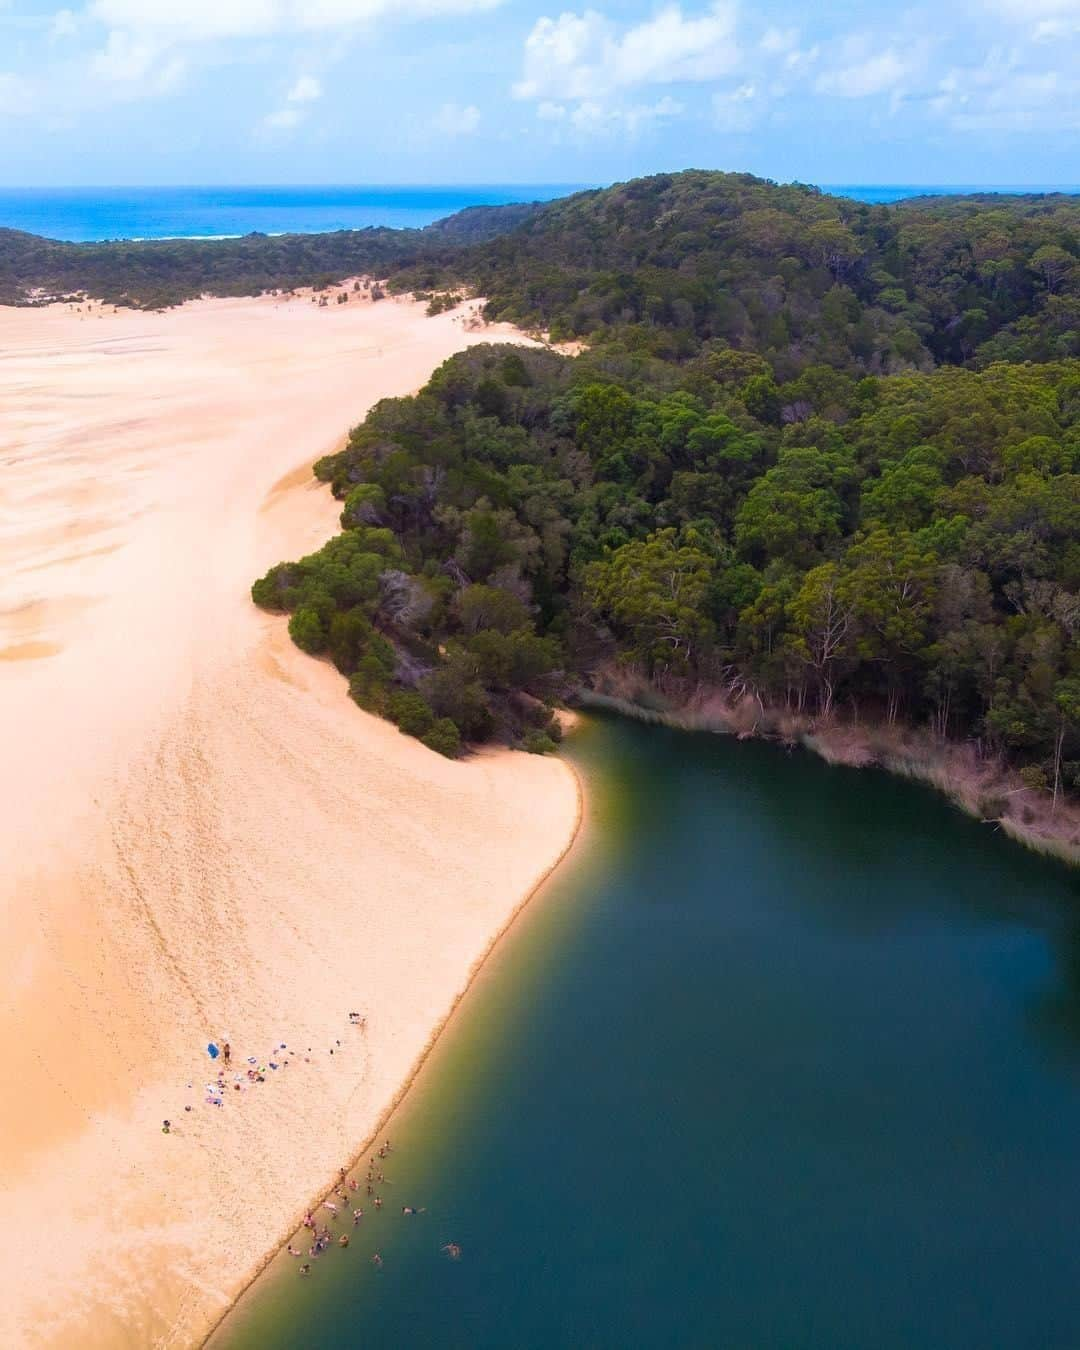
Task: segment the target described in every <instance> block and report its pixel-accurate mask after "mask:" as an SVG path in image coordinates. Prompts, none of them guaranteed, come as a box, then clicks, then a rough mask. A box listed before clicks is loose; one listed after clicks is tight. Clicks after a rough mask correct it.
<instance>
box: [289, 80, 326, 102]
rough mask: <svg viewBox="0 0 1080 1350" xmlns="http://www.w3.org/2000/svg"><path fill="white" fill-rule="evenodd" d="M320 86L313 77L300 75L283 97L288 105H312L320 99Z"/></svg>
mask: <svg viewBox="0 0 1080 1350" xmlns="http://www.w3.org/2000/svg"><path fill="white" fill-rule="evenodd" d="M322 92H323V91H322V85H321V84H320V83H319V81H318V80H317V79H316V78H315V76H314V75H301V76H300V78H299V79H298V80H297V81H296V83H295V84H294V85H293V87H292V88H291V89H290V90H289V92H288V93H287V94H286V95H285V97H286V99H287V100H288V101H289V102H290V103H314V101H315V100H316V99H319V98H322Z"/></svg>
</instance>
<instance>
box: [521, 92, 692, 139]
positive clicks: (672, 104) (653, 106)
mask: <svg viewBox="0 0 1080 1350" xmlns="http://www.w3.org/2000/svg"><path fill="white" fill-rule="evenodd" d="M685 111H686V108H685V106H684V105H683V104H682V103H680V102H679V100H678V99H674V98H672V97H671V96H670V95H668V94H665V95H664V96H663V97H662V98H658V99H656V101H655V102H653V103H631V104H625V105H615V106H611V105H609V104H606V103H601V102H599V101H598V100H596V99H582V100H581V101H580V102H579V103H577V104H576V105H574V106H567V105H565V104H562V103H552V102H543V103H541V104H539V106H538V107H537V109H536V115H537V117H538V118H540V120H541V121H544V122H550V123H552V124H553V125H554V126H555V128H557V130H556V132H555V138H556V140H560V139H561V138H562V131H561V130H559V129H565V130H566V131H567V132H568V133H570V135H571V137H572V139H574V140H578V141H585V140H595V139H597V138H600V137H606V136H614V135H616V134H625V135H629V136H636V135H638V134H639V133H641V132H643V131H647V130H648V129H650V128H652V127H656V126H659V125H662V124H663V123H664V122H668V121H670V120H671V119H672V118H674V117H681V116H682V114H683V113H684V112H685Z"/></svg>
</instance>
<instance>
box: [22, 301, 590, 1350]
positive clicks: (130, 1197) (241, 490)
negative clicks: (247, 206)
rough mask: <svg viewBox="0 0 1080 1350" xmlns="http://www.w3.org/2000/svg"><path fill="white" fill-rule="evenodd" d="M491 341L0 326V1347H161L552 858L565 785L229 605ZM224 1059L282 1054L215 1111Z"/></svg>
mask: <svg viewBox="0 0 1080 1350" xmlns="http://www.w3.org/2000/svg"><path fill="white" fill-rule="evenodd" d="M99 315H100V316H99ZM493 336H495V337H505V336H508V334H507V333H505V332H503V333H499V332H495V333H493V332H492V330H487V331H486V332H481V333H473V332H467V331H466V330H465V328H464V327H463V324H462V320H461V316H460V314H458V315H443V316H440V317H439V318H437V319H426V318H424V317H423V315H422V312H421V310H420V309H419V308H418V307H416V306H413V305H411V304H406V303H399V302H391V301H386V302H383V303H382V304H378V305H370V304H361V303H355V302H354V303H350V304H349V305H341V306H331V307H330V308H328V309H319V308H318V307H317V306H315V305H312V304H311V303H310V302H307V301H303V300H295V301H290V302H285V301H280V300H275V299H269V298H265V299H261V300H238V301H237V300H214V301H203V302H199V303H197V304H192V305H188V306H185V307H184V308H182V309H180V310H177V311H173V312H170V313H167V314H163V315H148V314H137V313H131V312H122V313H119V314H116V313H113V312H112V311H109V312H105V313H103V314H102V313H100V311H99V310H96V311H95V312H94V313H93V314H91V315H87V314H85V313H76V312H74V311H72V310H71V309H70V308H65V307H59V306H55V307H51V308H49V309H47V310H38V311H26V310H11V309H7V310H0V409H2V416H0V745H2V746H3V755H4V760H3V763H4V773H3V777H2V780H0V877H2V881H3V887H2V899H3V906H4V910H3V936H4V941H3V944H2V948H0V991H2V992H0V1046H2V1053H0V1102H2V1106H0V1176H2V1178H3V1183H2V1187H3V1188H2V1192H0V1225H2V1227H3V1231H4V1232H5V1233H6V1235H7V1243H6V1249H5V1259H4V1261H3V1263H2V1272H0V1345H3V1346H5V1347H7V1346H12V1347H14V1346H39V1345H49V1346H52V1345H56V1346H65V1347H72V1346H79V1347H81V1348H84V1350H95V1347H99V1346H120V1345H124V1346H138V1347H144V1346H186V1345H191V1344H193V1343H197V1342H198V1340H199V1339H200V1338H201V1336H202V1335H203V1334H204V1333H205V1332H206V1330H207V1329H208V1327H209V1326H210V1324H211V1323H212V1322H213V1321H214V1320H215V1319H216V1318H217V1317H218V1316H219V1315H220V1313H221V1311H222V1310H223V1309H224V1308H225V1307H226V1306H227V1304H228V1303H229V1301H231V1299H232V1298H233V1297H234V1296H235V1295H236V1293H237V1292H238V1290H239V1288H240V1287H241V1286H242V1285H243V1283H244V1281H245V1279H246V1278H247V1277H248V1276H249V1275H250V1273H251V1272H252V1271H253V1270H254V1269H255V1268H256V1266H257V1265H258V1264H259V1262H260V1260H261V1259H262V1258H263V1257H264V1256H265V1255H266V1254H267V1253H268V1252H269V1251H270V1250H271V1249H272V1248H273V1247H274V1246H275V1245H276V1244H277V1242H278V1241H279V1239H283V1238H284V1237H285V1235H286V1234H287V1233H288V1232H289V1231H290V1230H291V1228H292V1227H293V1225H294V1224H295V1222H296V1221H297V1219H298V1217H300V1215H302V1213H303V1209H304V1207H305V1205H306V1203H307V1201H308V1200H309V1199H311V1198H313V1197H314V1195H315V1194H316V1193H317V1192H318V1191H319V1190H320V1189H321V1188H323V1187H324V1186H325V1185H326V1184H327V1183H328V1182H329V1181H330V1180H331V1178H332V1177H333V1176H334V1175H335V1174H336V1170H337V1168H338V1167H339V1166H340V1165H341V1164H343V1163H345V1162H346V1161H347V1160H348V1158H349V1157H350V1156H351V1154H352V1153H353V1152H354V1150H355V1149H356V1148H358V1147H359V1146H360V1145H361V1144H362V1143H363V1142H364V1140H365V1138H366V1137H367V1136H368V1135H369V1134H370V1132H371V1130H372V1129H373V1128H374V1126H375V1124H376V1123H377V1121H378V1119H379V1117H380V1115H381V1113H382V1111H383V1109H384V1108H385V1107H386V1106H387V1105H388V1104H389V1102H390V1101H391V1099H392V1098H393V1096H394V1095H395V1093H396V1092H397V1091H398V1090H399V1088H400V1086H401V1085H402V1083H403V1082H404V1081H405V1080H406V1079H407V1077H408V1075H409V1072H410V1070H411V1069H412V1068H413V1066H414V1065H415V1063H416V1061H417V1059H418V1057H419V1056H421V1055H422V1053H423V1051H424V1049H425V1046H426V1045H427V1043H428V1041H429V1039H430V1037H431V1036H432V1034H433V1032H434V1030H435V1029H436V1028H437V1027H438V1025H439V1024H440V1023H441V1021H442V1019H443V1018H444V1017H445V1016H446V1015H447V1013H448V1012H449V1010H450V1008H451V1007H452V1005H453V1003H454V1001H455V998H456V996H457V995H458V994H459V993H460V991H461V990H462V989H463V988H464V986H465V985H466V983H467V980H468V977H469V975H470V972H471V971H472V969H473V968H474V967H475V965H476V963H477V962H478V960H479V959H481V958H482V956H483V954H484V953H485V951H486V950H487V948H488V946H489V945H490V943H491V942H492V941H493V939H494V937H495V936H496V935H497V934H498V932H499V931H500V930H501V929H502V927H503V926H504V925H505V924H506V922H507V921H508V920H509V918H510V917H511V915H512V913H513V911H514V910H515V908H516V907H517V906H518V905H519V904H520V902H521V901H522V898H523V897H524V896H525V895H526V894H527V893H528V892H529V890H530V889H531V888H532V887H533V886H534V884H535V883H536V882H537V880H538V879H539V878H540V877H541V875H542V874H544V872H545V871H546V870H547V869H548V868H549V867H550V866H552V865H553V863H554V862H555V860H556V859H557V858H558V857H559V856H560V854H561V852H562V851H563V850H564V848H565V847H566V846H567V844H568V843H569V840H570V838H571V837H572V834H573V832H574V828H575V824H576V818H577V792H576V785H575V782H574V779H573V775H572V774H571V772H570V771H569V770H568V768H567V767H566V766H565V765H564V764H561V763H559V762H558V761H553V760H551V761H549V760H543V759H539V758H535V757H531V756H524V755H513V754H510V753H508V752H501V753H493V754H488V755H484V756H482V757H480V758H478V759H477V760H475V761H473V762H471V763H467V764H453V763H450V762H448V761H446V760H443V759H441V758H439V757H438V756H436V755H433V754H431V753H430V752H428V751H427V750H425V749H424V748H423V747H421V746H420V745H419V744H418V743H417V742H416V741H413V740H410V739H407V738H405V737H403V736H401V735H400V734H399V733H398V732H397V731H396V730H395V729H394V728H393V727H390V726H388V725H386V724H384V723H382V722H379V721H377V720H376V719H373V718H370V717H368V716H366V715H364V714H363V713H361V712H360V711H359V710H357V709H356V708H355V707H353V705H352V704H351V703H350V702H349V701H348V699H347V698H346V694H345V685H344V681H343V680H342V679H341V678H340V677H339V676H338V675H337V674H336V672H334V671H333V670H332V669H330V668H329V667H328V666H326V665H323V664H322V663H319V662H315V661H312V660H310V659H309V658H306V657H304V656H303V655H302V654H301V653H299V652H298V651H297V650H296V649H295V648H293V647H292V645H291V643H290V642H289V640H288V637H287V634H286V632H285V627H284V623H283V621H282V620H281V619H276V618H272V617H268V616H266V615H262V614H260V613H258V612H257V611H256V610H255V609H254V608H253V607H252V605H251V602H250V599H249V595H248V588H249V585H250V583H251V581H252V579H253V578H254V577H255V576H257V575H258V574H259V573H261V572H262V571H263V570H265V568H266V567H267V566H268V565H269V564H271V563H273V562H275V561H278V560H280V559H282V558H285V557H294V556H298V555H299V554H300V553H302V552H306V551H309V550H310V549H311V548H312V547H315V546H317V545H318V544H319V543H321V542H322V540H323V539H324V538H326V537H327V536H328V535H329V534H330V533H331V532H333V530H334V528H335V526H336V514H337V510H338V506H337V504H336V503H334V502H333V501H332V499H331V497H330V494H329V492H328V490H327V489H325V488H322V487H319V486H318V485H316V484H315V483H314V482H313V480H311V479H310V477H309V475H308V473H307V472H306V466H308V465H310V463H311V461H312V460H313V459H314V458H315V457H317V456H318V455H319V454H321V453H324V452H326V451H327V450H328V449H331V448H333V447H334V445H335V444H336V443H337V442H338V441H339V440H340V437H341V435H342V434H343V432H344V431H345V429H346V428H347V427H348V425H349V424H350V423H352V422H355V421H357V420H359V419H360V417H361V416H362V415H363V413H364V411H365V410H366V408H367V407H368V406H370V404H371V403H372V402H373V401H374V400H375V399H377V398H379V397H382V396H384V395H388V394H402V393H407V392H410V391H412V390H414V389H416V388H417V387H418V386H419V385H421V384H422V383H423V382H424V380H425V379H426V378H427V376H428V374H429V373H430V372H431V370H432V369H433V368H434V367H435V366H436V365H437V364H438V363H439V362H440V361H441V360H443V359H444V358H445V357H446V356H447V355H449V354H450V353H451V352H453V351H455V350H457V349H459V348H461V347H463V346H464V345H466V344H467V343H469V342H472V341H478V340H490V339H491V338H492V337H493ZM354 1009H356V1010H360V1011H362V1012H363V1013H365V1014H366V1016H367V1018H368V1030H367V1032H366V1033H362V1032H359V1031H356V1030H355V1029H352V1028H350V1027H349V1026H348V1025H347V1020H346V1017H347V1013H348V1012H349V1011H351V1010H354ZM223 1035H228V1036H229V1037H230V1038H231V1044H232V1048H233V1055H234V1068H235V1067H242V1068H245V1069H246V1067H247V1065H246V1063H244V1061H245V1060H246V1057H247V1056H248V1055H249V1054H252V1055H255V1056H257V1057H258V1058H259V1060H260V1062H265V1060H266V1058H267V1054H268V1051H269V1050H270V1048H271V1047H272V1046H274V1045H276V1044H278V1043H279V1042H282V1041H284V1042H286V1043H287V1044H288V1046H289V1047H290V1048H291V1049H295V1050H298V1051H300V1052H301V1053H300V1055H299V1056H298V1057H297V1058H296V1059H294V1060H293V1062H292V1063H291V1064H290V1067H289V1068H288V1069H287V1070H286V1069H284V1068H282V1069H280V1070H278V1071H277V1072H270V1071H268V1073H267V1079H268V1081H267V1082H265V1083H264V1084H260V1085H257V1086H254V1087H252V1088H250V1090H245V1091H242V1092H234V1091H229V1092H228V1093H227V1100H226V1102H225V1104H224V1106H223V1107H221V1108H216V1107H213V1106H210V1105H207V1104H205V1102H204V1091H203V1086H204V1084H205V1083H206V1082H208V1081H209V1080H210V1078H211V1076H212V1074H211V1061H210V1059H209V1058H208V1056H207V1053H206V1045H207V1042H208V1041H210V1040H211V1039H214V1040H217V1039H218V1038H219V1037H221V1036H223ZM339 1038H340V1040H341V1042H342V1045H341V1047H340V1049H338V1048H337V1046H336V1044H335V1043H336V1041H337V1040H338V1039H339ZM309 1046H310V1047H311V1056H310V1063H306V1062H304V1055H306V1053H307V1047H309ZM331 1047H334V1048H335V1049H336V1050H337V1053H336V1054H334V1055H333V1056H331V1055H330V1053H329V1051H330V1048H331ZM236 1061H240V1065H239V1066H237V1063H236ZM282 1061H284V1056H282ZM188 1083H191V1084H193V1087H192V1088H191V1089H190V1090H189V1089H188V1087H187V1084H188ZM186 1105H191V1107H192V1110H191V1112H190V1113H189V1112H186V1111H185V1109H184V1108H185V1106H186ZM165 1117H169V1118H170V1119H171V1120H172V1121H173V1122H174V1131H173V1133H172V1134H171V1135H169V1136H165V1135H163V1134H162V1133H161V1129H160V1126H161V1121H162V1119H163V1118H165Z"/></svg>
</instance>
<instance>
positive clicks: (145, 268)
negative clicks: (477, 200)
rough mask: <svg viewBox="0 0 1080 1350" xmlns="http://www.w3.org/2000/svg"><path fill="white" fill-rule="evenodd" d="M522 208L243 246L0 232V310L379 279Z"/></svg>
mask: <svg viewBox="0 0 1080 1350" xmlns="http://www.w3.org/2000/svg"><path fill="white" fill-rule="evenodd" d="M535 209H536V207H535V206H533V205H529V204H523V205H518V204H511V205H508V206H486V207H468V208H467V209H466V210H464V211H459V212H458V213H457V214H456V215H453V216H448V217H447V218H446V219H445V220H441V221H437V222H436V223H435V224H434V225H429V226H428V227H427V228H426V229H423V230H392V229H365V230H337V231H335V232H333V233H328V234H286V235H265V234H249V235H245V236H244V237H243V238H240V239H120V240H115V241H108V242H105V243H94V244H71V243H65V242H63V241H61V240H56V239H42V238H40V237H39V236H37V235H33V234H26V233H24V232H23V231H20V230H8V229H0V304H6V305H12V304H27V303H34V302H35V301H36V300H37V299H39V298H52V297H72V296H83V295H85V296H92V297H93V298H94V299H100V300H106V301H108V302H110V303H112V304H116V305H126V306H139V307H143V308H147V309H161V308H165V307H167V306H169V305H175V304H179V303H180V302H181V301H184V300H190V299H193V298H195V297H197V296H199V295H258V294H260V293H261V292H263V291H268V290H291V289H293V288H295V287H298V286H315V287H318V288H322V287H326V286H329V285H333V284H335V283H338V282H340V281H342V280H343V279H344V278H346V277H351V276H357V275H360V274H363V273H369V274H375V275H379V276H381V275H384V274H385V273H387V272H391V271H394V270H395V269H399V268H401V267H403V266H405V265H406V264H410V263H415V262H416V261H417V260H418V259H421V258H432V259H436V260H438V259H445V258H447V257H449V256H451V255H452V254H453V253H454V252H456V251H457V250H460V249H461V248H463V247H465V246H467V245H472V244H477V243H479V242H481V241H484V240H487V239H490V238H491V237H492V236H493V235H495V234H497V233H499V232H500V231H502V230H509V229H513V228H515V227H516V226H518V225H520V224H521V223H522V222H523V221H524V220H526V219H527V218H528V216H529V215H530V214H531V213H532V212H533V211H534V210H535Z"/></svg>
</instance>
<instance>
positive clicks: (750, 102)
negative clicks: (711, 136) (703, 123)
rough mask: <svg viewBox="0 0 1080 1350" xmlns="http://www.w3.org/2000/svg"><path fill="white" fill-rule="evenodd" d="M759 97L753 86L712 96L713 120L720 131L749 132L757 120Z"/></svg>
mask: <svg viewBox="0 0 1080 1350" xmlns="http://www.w3.org/2000/svg"><path fill="white" fill-rule="evenodd" d="M759 103H760V96H759V94H758V89H757V86H756V85H754V84H750V83H747V84H741V85H739V87H738V88H737V89H729V90H724V91H722V92H719V93H716V94H713V96H712V110H713V120H714V121H715V123H716V126H717V129H718V130H720V131H727V132H736V131H749V130H750V128H751V127H752V126H753V125H754V123H755V122H756V121H757V119H758V108H759Z"/></svg>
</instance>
